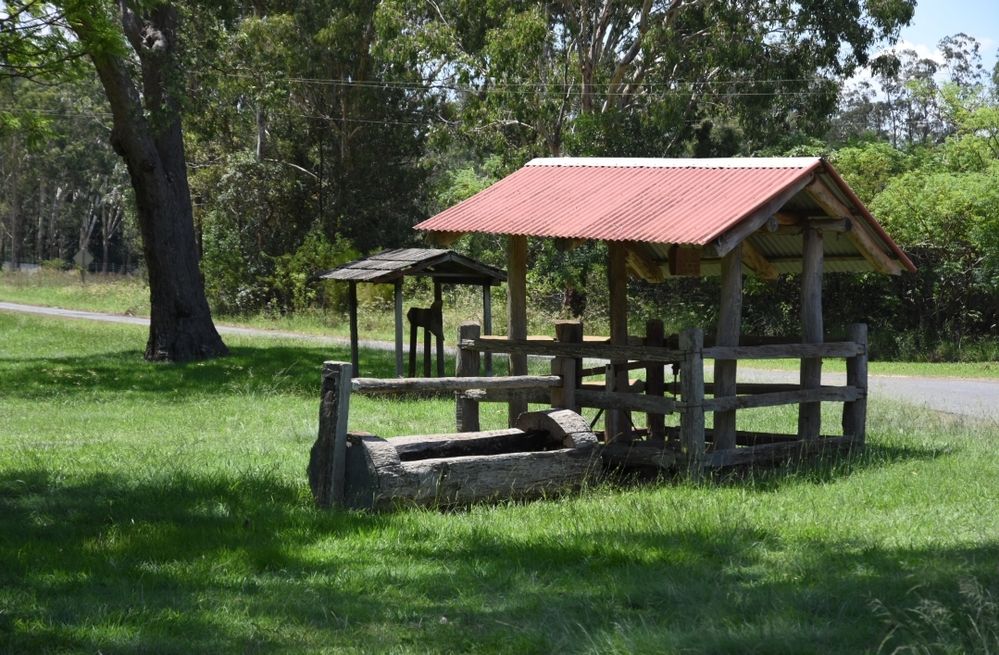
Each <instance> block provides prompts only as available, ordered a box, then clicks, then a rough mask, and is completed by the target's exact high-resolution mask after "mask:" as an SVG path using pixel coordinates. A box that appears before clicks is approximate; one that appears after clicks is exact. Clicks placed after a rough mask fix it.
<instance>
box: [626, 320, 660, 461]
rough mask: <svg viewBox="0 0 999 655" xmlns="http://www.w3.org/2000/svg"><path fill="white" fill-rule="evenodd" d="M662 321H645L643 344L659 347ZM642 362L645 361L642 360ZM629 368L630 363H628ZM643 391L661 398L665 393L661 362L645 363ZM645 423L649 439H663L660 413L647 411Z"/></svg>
mask: <svg viewBox="0 0 999 655" xmlns="http://www.w3.org/2000/svg"><path fill="white" fill-rule="evenodd" d="M665 336H666V335H665V334H664V330H663V322H662V321H661V320H659V319H652V320H650V321H646V323H645V345H646V346H652V347H661V346H662V345H663V340H664V339H665ZM642 363H643V364H644V363H645V362H642ZM628 366H629V368H630V366H631V364H629V365H628ZM644 368H645V393H646V394H648V395H649V396H651V397H653V398H662V397H663V396H664V395H665V393H666V372H665V368H664V366H663V364H661V363H660V364H652V365H651V366H650V365H648V364H646V365H645V367H644ZM645 425H646V426H647V427H648V429H649V440H650V441H665V439H666V420H665V417H664V416H663V415H662V414H659V413H656V412H649V413H647V414H646V415H645Z"/></svg>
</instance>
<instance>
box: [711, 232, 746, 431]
mask: <svg viewBox="0 0 999 655" xmlns="http://www.w3.org/2000/svg"><path fill="white" fill-rule="evenodd" d="M742 248H743V246H742V244H737V245H736V246H735V247H734V248H732V250H730V251H729V252H728V253H727V254H726V255H725V256H724V257H723V258H722V274H721V299H720V302H719V311H718V331H717V337H716V339H717V343H718V345H719V346H720V347H726V346H728V347H738V345H739V333H740V331H741V328H742ZM737 365H738V360H735V359H716V360H715V382H714V387H715V396H721V397H724V396H735V388H736V387H735V381H736V366H737ZM735 420H736V416H735V411H734V409H733V410H728V411H721V410H716V411H715V420H714V430H715V448H716V449H719V450H723V449H725V448H735Z"/></svg>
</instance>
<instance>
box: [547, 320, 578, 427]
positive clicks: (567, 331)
mask: <svg viewBox="0 0 999 655" xmlns="http://www.w3.org/2000/svg"><path fill="white" fill-rule="evenodd" d="M555 340H556V341H558V342H560V343H582V342H583V324H582V323H581V322H579V321H555ZM582 368H583V360H582V359H581V358H575V357H555V358H554V359H552V375H560V376H562V381H563V382H562V386H561V387H560V388H558V389H553V390H552V407H558V408H561V409H571V410H572V411H574V412H576V413H577V414H578V413H579V405H577V404H576V389H577V388H579V384H580V382H581V381H582V380H581V378H580V377H579V371H581V370H582Z"/></svg>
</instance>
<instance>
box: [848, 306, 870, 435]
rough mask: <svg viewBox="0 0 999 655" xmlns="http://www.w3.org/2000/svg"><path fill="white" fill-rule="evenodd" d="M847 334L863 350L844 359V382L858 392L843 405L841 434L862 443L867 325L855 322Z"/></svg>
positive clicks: (865, 390) (864, 431)
mask: <svg viewBox="0 0 999 655" xmlns="http://www.w3.org/2000/svg"><path fill="white" fill-rule="evenodd" d="M849 334H850V338H851V339H852V340H853V341H855V342H856V343H857V345H858V346H862V347H863V348H864V352H862V353H859V354H858V355H857V356H856V357H851V358H850V359H848V360H846V383H847V384H848V385H850V386H852V387H854V388H855V389H857V391H858V394H857V398H856V400H853V401H851V402H849V403H846V404H845V405H843V434H844V435H846V436H852V437H853V438H854V442H855V443H856V444H858V445H863V444H864V440H865V439H866V433H867V430H866V423H867V325H865V324H864V323H855V324H853V325H851V326H850V329H849Z"/></svg>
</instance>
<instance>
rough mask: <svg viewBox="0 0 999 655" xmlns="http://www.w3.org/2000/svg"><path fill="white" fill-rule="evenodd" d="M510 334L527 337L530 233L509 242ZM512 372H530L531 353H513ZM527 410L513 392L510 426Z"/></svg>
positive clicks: (519, 337)
mask: <svg viewBox="0 0 999 655" xmlns="http://www.w3.org/2000/svg"><path fill="white" fill-rule="evenodd" d="M506 293H507V308H506V310H507V317H508V320H507V335H508V337H509V338H510V339H526V338H527V237H526V236H520V235H511V236H510V237H509V240H508V243H507V281H506ZM509 374H510V375H527V355H525V354H522V353H511V354H510V370H509ZM526 411H527V401H526V400H525V399H523V398H520V397H517V396H513V397H511V398H510V402H509V404H508V406H507V422H508V425H509V427H511V428H512V427H513V426H514V425H516V424H517V417H519V416H520V415H521V414H523V413H524V412H526Z"/></svg>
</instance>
